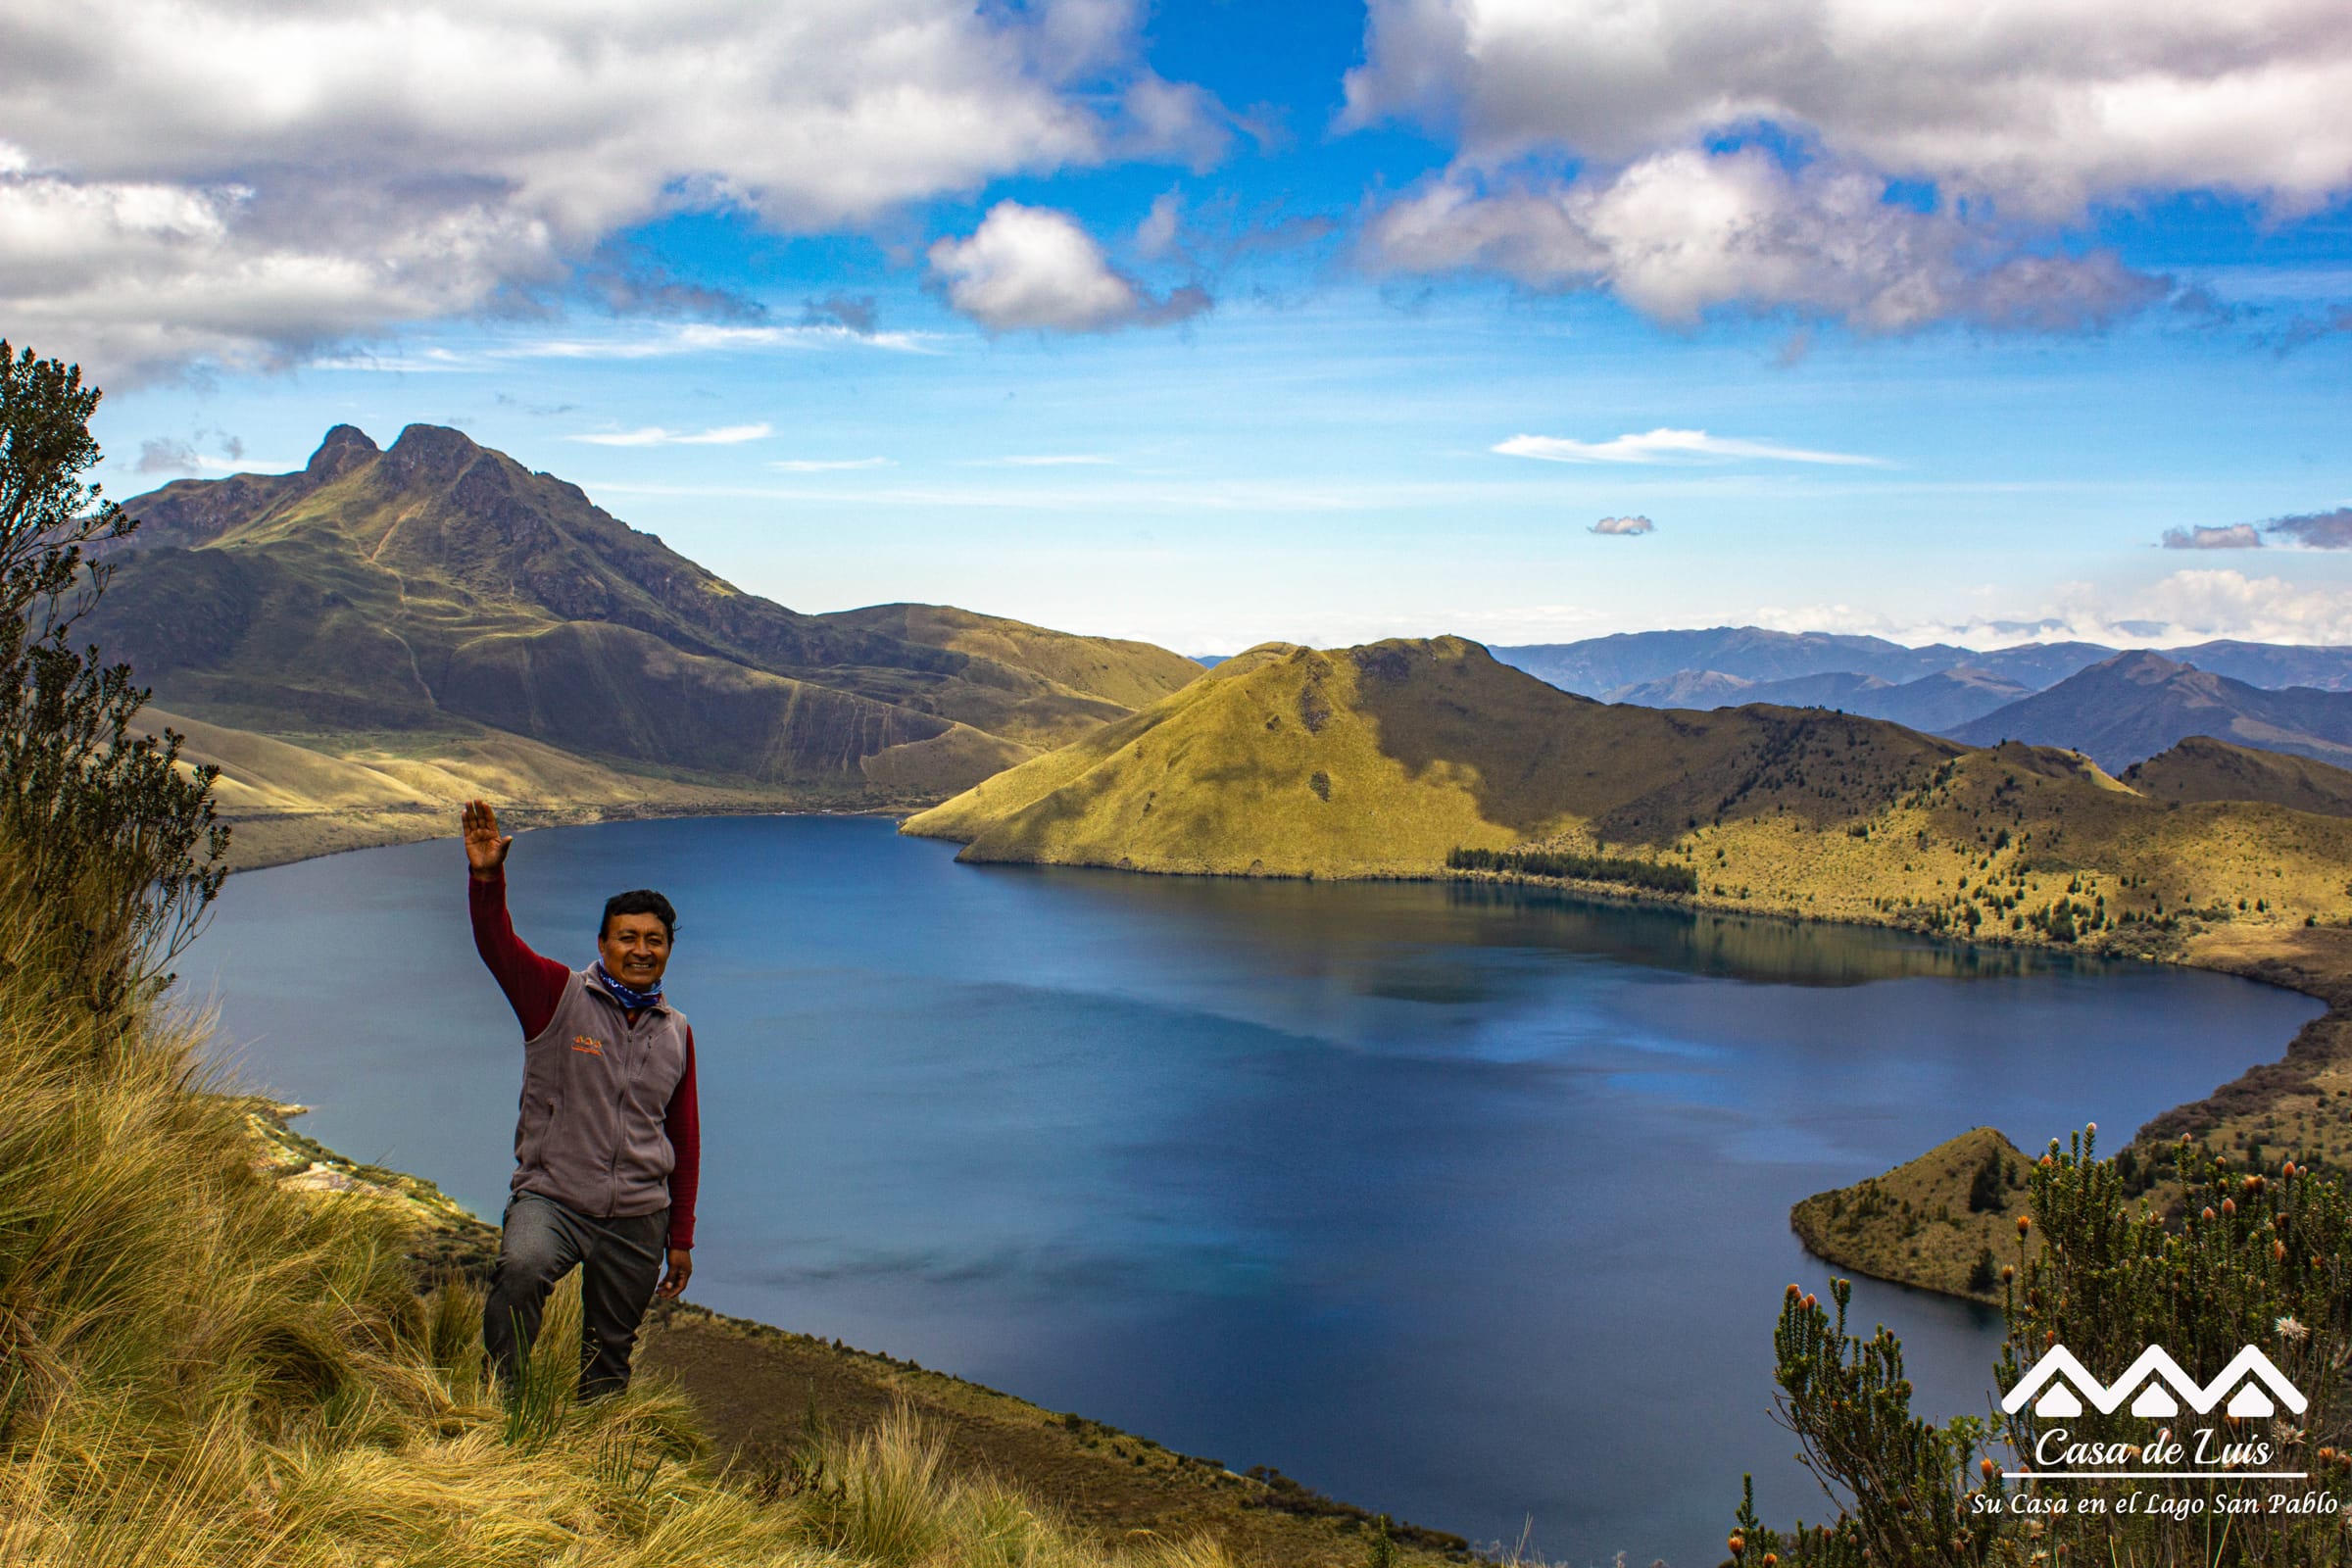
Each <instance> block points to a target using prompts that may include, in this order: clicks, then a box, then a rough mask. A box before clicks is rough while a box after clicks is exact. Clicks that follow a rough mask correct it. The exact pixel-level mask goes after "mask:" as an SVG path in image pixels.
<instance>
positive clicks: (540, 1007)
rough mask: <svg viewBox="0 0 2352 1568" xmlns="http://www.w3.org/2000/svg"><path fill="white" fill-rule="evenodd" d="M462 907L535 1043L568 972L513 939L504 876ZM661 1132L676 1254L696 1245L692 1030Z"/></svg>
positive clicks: (698, 1129) (698, 1114) (483, 882)
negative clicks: (668, 1159)
mask: <svg viewBox="0 0 2352 1568" xmlns="http://www.w3.org/2000/svg"><path fill="white" fill-rule="evenodd" d="M466 909H467V911H468V912H469V913H470V914H471V915H472V916H473V946H474V951H475V952H477V953H479V954H480V955H481V956H482V962H483V963H485V964H487V965H488V966H489V969H490V973H491V975H492V976H493V977H495V978H496V979H497V981H498V988H499V989H500V990H501V991H504V992H505V993H506V994H507V1003H508V1005H511V1006H512V1007H514V1009H515V1020H516V1021H517V1022H518V1023H520V1024H521V1025H522V1038H523V1039H525V1040H535V1039H537V1038H538V1037H539V1036H540V1035H541V1034H542V1033H544V1032H545V1031H546V1029H547V1026H548V1024H549V1022H550V1021H551V1020H552V1019H554V1017H555V1015H556V1004H557V1003H559V1002H561V1001H562V1000H563V999H564V983H565V982H566V981H568V980H569V979H570V978H571V971H570V970H569V969H567V968H565V967H564V965H563V964H561V963H558V962H557V961H556V960H555V959H553V958H546V957H542V956H539V955H538V954H536V953H533V952H532V951H531V950H530V949H529V948H528V947H527V946H525V945H524V943H523V940H522V938H520V937H518V936H516V935H515V922H514V920H513V918H512V917H510V916H509V915H508V913H507V874H506V872H505V871H503V870H502V871H500V872H499V873H498V874H497V875H495V876H492V877H489V878H486V879H485V878H482V877H477V876H473V875H471V874H470V873H469V874H468V875H467V877H466ZM662 1132H663V1133H665V1134H666V1135H667V1136H668V1138H669V1148H670V1152H671V1153H672V1154H673V1155H675V1156H676V1159H677V1163H676V1164H674V1165H672V1166H671V1167H670V1171H669V1245H670V1247H671V1248H673V1249H675V1250H679V1251H686V1250H691V1249H692V1248H693V1246H694V1198H695V1190H696V1188H697V1187H698V1186H699V1185H700V1184H701V1181H702V1172H703V1121H702V1111H701V1108H700V1106H699V1105H698V1104H697V1103H696V1101H695V1095H694V1027H693V1025H691V1024H689V1025H688V1026H687V1029H686V1071H685V1074H684V1075H683V1076H682V1077H680V1078H679V1079H678V1087H677V1088H675V1089H674V1090H672V1091H670V1096H669V1105H668V1108H667V1109H666V1110H665V1111H664V1112H663V1113H662Z"/></svg>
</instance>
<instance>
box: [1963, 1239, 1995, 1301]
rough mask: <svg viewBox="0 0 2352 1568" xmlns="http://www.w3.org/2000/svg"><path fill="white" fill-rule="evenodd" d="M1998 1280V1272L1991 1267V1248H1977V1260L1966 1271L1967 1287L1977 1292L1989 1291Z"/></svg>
mask: <svg viewBox="0 0 2352 1568" xmlns="http://www.w3.org/2000/svg"><path fill="white" fill-rule="evenodd" d="M2000 1282H2001V1276H2000V1272H1999V1271H1998V1270H1997V1269H1995V1268H1994V1267H1993V1262H1992V1249H1991V1248H1989V1247H1982V1248H1979V1249H1978V1250H1977V1261H1976V1263H1975V1265H1974V1266H1973V1267H1971V1268H1970V1269H1969V1271H1968V1288H1969V1289H1970V1290H1972V1291H1978V1292H1984V1291H1989V1290H1991V1289H1992V1288H1993V1287H1994V1286H1995V1285H1998V1284H1999V1283H2000Z"/></svg>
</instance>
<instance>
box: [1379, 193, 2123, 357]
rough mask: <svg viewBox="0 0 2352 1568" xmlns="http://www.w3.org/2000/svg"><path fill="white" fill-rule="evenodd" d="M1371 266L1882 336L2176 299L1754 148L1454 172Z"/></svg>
mask: <svg viewBox="0 0 2352 1568" xmlns="http://www.w3.org/2000/svg"><path fill="white" fill-rule="evenodd" d="M1363 257H1364V260H1365V261H1366V263H1367V264H1368V265H1369V266H1370V267H1371V268H1372V269H1373V270H1378V271H1392V272H1416V273H1431V272H1447V271H1456V270H1481V271H1490V272H1498V273H1501V274H1502V275H1504V276H1506V277H1510V278H1513V279H1515V280H1517V281H1518V282H1520V283H1523V284H1526V285H1527V286H1529V287H1531V288H1536V289H1544V290H1565V289H1584V288H1605V289H1608V290H1610V291H1612V292H1614V293H1615V294H1616V295H1617V296H1618V297H1619V298H1621V299H1623V300H1624V301H1625V302H1626V303H1627V304H1629V305H1631V306H1632V307H1633V308H1634V309H1636V310H1638V311H1641V312H1642V313H1643V314H1644V315H1647V316H1650V317H1652V318H1654V319H1658V320H1662V321H1665V322H1668V323H1670V324H1673V325H1677V326H1691V325H1695V324H1697V322H1698V321H1699V320H1700V319H1702V318H1703V317H1704V316H1705V314H1706V313H1707V312H1709V311H1711V310H1715V309H1718V308H1721V307H1733V308H1738V309H1744V310H1750V311H1761V312H1774V311H1792V312H1794V313H1796V314H1798V315H1801V316H1806V317H1812V318H1820V319H1836V320H1842V321H1844V322H1846V323H1847V324H1849V325H1851V326H1853V327H1855V328H1856V329H1858V330H1860V331H1864V332H1872V333H1893V332H1906V331H1914V330H1917V329H1920V328H1922V327H1926V326H1929V325H1933V324H1935V323H1937V322H1940V321H1946V320H1964V321H1971V322H1975V323H1978V324H1982V325H1987V326H1996V327H2032V328H2040V329H2063V328H2076V327H2083V326H2095V325H2099V324H2102V323H2104V322H2106V321H2109V320H2112V319H2116V318H2118V317H2121V316H2124V315H2127V314H2129V313H2131V312H2132V311H2134V310H2137V309H2139V308H2140V307H2142V306H2144V305H2146V304H2148V303H2150V302H2151V301H2153V300H2154V299H2156V298H2159V297H2161V296H2162V295H2163V294H2164V293H2165V291H2166V288H2167V285H2166V284H2165V283H2164V282H2162V281H2161V280H2159V279H2155V278H2152V277H2147V276H2144V275H2142V274H2139V273H2136V272H2133V271H2131V270H2129V269H2127V268H2125V267H2124V266H2123V265H2122V264H2121V263H2119V262H2118V261H2116V260H2115V259H2114V258H2113V257H2112V256H2110V255H2106V254H2104V253H2094V254H2090V255H2085V256H2076V255H2070V254H2067V253H2065V252H2064V251H2063V250H2060V249H2053V250H2050V251H2049V252H2048V253H2047V254H2032V253H2025V252H2021V251H2019V250H2017V249H2016V247H2015V241H2014V236H2013V235H2011V234H2010V233H2009V232H2008V231H2006V230H2001V229H1995V228H1992V227H1988V226H1985V225H1984V224H1978V223H1972V222H1971V221H1966V220H1964V219H1961V218H1958V217H1955V216H1953V215H1951V214H1950V213H1946V212H1921V211H1919V210H1917V209H1915V208H1913V207H1909V206H1905V205H1903V204H1901V203H1897V202H1891V201H1889V200H1887V182H1886V180H1885V179H1884V178H1881V177H1878V176H1875V175H1871V174H1867V173H1863V172H1857V171H1854V170H1850V169H1839V168H1838V167H1836V166H1832V165H1815V166H1812V167H1810V168H1807V169H1804V170H1801V171H1798V172H1789V170H1787V169H1785V168H1784V167H1782V165H1781V163H1780V162H1779V161H1778V160H1777V159H1775V158H1774V157H1772V156H1771V155H1770V154H1769V153H1766V152H1765V151H1763V150H1762V149H1761V148H1755V147H1748V148H1741V149H1739V150H1737V151H1733V152H1728V153H1716V154H1709V153H1702V152H1697V151H1693V150H1690V149H1680V150H1675V151H1669V152H1662V153H1658V154H1656V155H1654V156H1651V157H1648V158H1644V159H1642V161H1640V162H1639V163H1636V164H1634V165H1632V166H1631V167H1628V168H1626V169H1623V170H1620V171H1616V172H1596V173H1587V174H1585V175H1583V176H1580V177H1579V178H1576V179H1573V180H1569V181H1566V182H1562V183H1552V184H1541V183H1538V184H1527V183H1518V184H1512V183H1503V184H1499V185H1496V186H1495V187H1493V188H1489V187H1488V186H1487V185H1486V184H1485V183H1484V182H1482V181H1481V180H1479V179H1477V178H1476V177H1475V176H1473V175H1470V174H1468V173H1465V172H1458V171H1457V172H1450V173H1448V174H1446V175H1444V176H1442V177H1440V178H1438V179H1435V180H1433V181H1431V182H1429V183H1428V184H1426V185H1424V186H1423V187H1422V188H1421V189H1420V190H1418V191H1417V192H1415V193H1413V194H1411V195H1408V196H1406V197H1404V198H1402V199H1400V200H1398V201H1397V202H1395V203H1393V204H1392V205H1390V206H1389V207H1388V208H1386V209H1385V210H1383V211H1382V212H1381V213H1379V214H1378V215H1377V216H1376V217H1375V218H1374V219H1373V221H1371V223H1370V224H1369V225H1368V226H1367V228H1366V231H1365V235H1364V241H1363Z"/></svg>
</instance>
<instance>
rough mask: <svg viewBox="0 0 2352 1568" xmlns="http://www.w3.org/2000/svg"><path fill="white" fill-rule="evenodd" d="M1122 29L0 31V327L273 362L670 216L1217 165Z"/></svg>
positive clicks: (138, 350) (193, 24)
mask: <svg viewBox="0 0 2352 1568" xmlns="http://www.w3.org/2000/svg"><path fill="white" fill-rule="evenodd" d="M1139 26H1140V13H1139V11H1138V8H1137V6H1136V5H1135V4H1133V3H1131V0H1046V3H1043V4H1040V5H1036V6H1029V7H1020V8H1014V7H1002V8H1000V7H979V6H972V5H969V4H965V3H962V0H802V3H797V4H794V5H790V6H775V5H765V4H760V3H757V0H693V3H688V4H684V5H678V6H664V7H658V8H644V7H635V8H631V7H616V6H609V5H591V6H549V5H545V4H541V3H538V0H468V3H466V4H463V5H461V4H458V3H455V0H419V3H418V4H416V5H412V6H405V7H397V8H390V9H387V8H382V7H339V8H337V7H328V8H318V7H301V6H292V7H290V6H285V5H281V4H277V3H275V0H90V3H89V4H84V5H79V6H73V7H55V6H51V7H37V6H17V7H11V8H9V9H8V10H7V11H6V12H5V13H0V59H7V60H10V61H12V62H21V63H23V64H24V65H25V70H23V71H19V72H15V73H11V75H10V79H9V83H8V87H7V90H6V92H5V93H0V149H4V151H5V156H0V314H4V315H5V316H6V317H7V319H9V321H10V324H11V329H12V332H13V333H15V334H17V335H21V336H23V337H24V338H25V339H27V340H30V341H33V342H35V343H36V344H37V345H38V346H40V347H41V348H42V349H43V350H44V351H47V352H55V353H60V354H64V355H67V356H70V357H73V358H76V359H79V360H81V361H83V362H84V363H85V364H87V365H89V366H91V367H92V368H93V369H95V370H97V371H98V372H99V373H101V374H103V375H105V376H107V377H109V378H110V379H111V378H117V377H134V376H139V375H151V374H162V373H169V372H171V371H172V370H174V369H177V368H182V367H185V366H186V365H188V364H190V363H191V362H198V361H209V362H212V363H214V364H217V365H221V366H226V367H231V368H256V367H267V366H274V365H282V364H285V363H289V362H291V361H297V360H300V359H302V358H305V357H307V356H310V355H312V354H314V353H317V352H319V351H320V350H321V349H322V348H327V347H330V346H333V345H340V344H345V343H349V342H352V341H359V340H365V339H367V338H368V337H370V336H372V335H376V334H380V333H382V332H384V331H386V330H388V329H389V328H391V327H394V326H397V325H398V324H400V323H402V322H407V321H415V320H419V319H434V318H444V317H450V316H456V315H465V314H471V313H477V312H481V311H484V310H496V309H500V308H502V307H503V306H505V305H508V304H510V303H512V302H514V301H515V299H516V298H517V297H518V296H520V297H526V298H527V297H529V296H532V295H545V294H548V293H550V292H554V291H560V290H561V289H563V288H564V286H565V285H566V284H567V283H568V282H569V281H570V280H572V279H573V278H574V277H575V276H576V275H578V273H579V272H580V271H581V270H583V269H586V270H594V268H596V267H598V266H609V265H610V264H609V262H600V261H599V260H598V259H597V253H598V251H599V248H600V247H601V246H603V245H604V244H605V242H606V241H608V240H610V239H611V238H612V237H613V236H614V235H616V234H620V233H622V232H624V231H626V230H627V229H629V228H631V227H632V226H634V225H636V224H639V223H642V222H645V221H650V220H654V219H658V218H660V217H662V216H664V215H666V214H669V213H673V212H678V211H682V210H728V211H736V212H742V213H746V214H749V215H751V216H752V217H753V218H755V219H756V220H757V221H760V222H761V223H763V224H765V225H767V226H769V227H772V228H775V229H779V230H784V231H790V232H809V231H821V230H828V229H838V228H842V227H845V226H846V227H856V226H859V225H864V224H869V223H871V222H873V221H877V220H878V219H879V218H881V217H882V216H883V215H886V214H888V213H891V212H893V211H896V210H899V209H902V208H904V207H905V206H906V205H907V204H908V203H912V202H916V201H920V200H922V199H925V198H928V197H932V196H935V195H939V194H942V193H951V192H957V191H969V190H974V189H977V188H979V187H980V186H982V185H983V184H984V183H985V182H987V181H988V180H990V179H992V178H995V177H998V176H1001V175H1005V174H1010V173H1039V174H1042V173H1048V172H1054V171H1055V170H1059V169H1065V168H1072V167H1085V166H1093V165H1099V164H1102V163H1104V162H1106V161H1109V160H1113V159H1119V158H1155V159H1173V160H1176V161H1180V162H1185V163H1189V164H1193V165H1196V166H1198V165H1200V164H1201V163H1202V162H1204V161H1206V160H1209V159H1213V158H1214V157H1216V156H1219V155H1220V153H1221V150H1222V148H1223V146H1224V142H1225V140H1226V139H1227V138H1228V136H1229V132H1228V130H1227V129H1226V127H1225V124H1224V118H1225V117H1224V116H1223V112H1222V110H1221V109H1220V108H1219V107H1218V106H1217V105H1216V104H1215V102H1214V100H1213V99H1211V98H1209V97H1208V95H1206V94H1205V93H1202V92H1201V91H1200V90H1199V89H1198V88H1194V87H1190V86H1187V85H1185V84H1182V83H1171V82H1166V81H1163V80H1161V79H1160V78H1158V77H1157V76H1154V75H1153V74H1152V73H1151V72H1150V71H1149V70H1148V68H1145V67H1144V66H1142V65H1141V63H1140V51H1141V45H1140V42H1139V38H1140V31H1139ZM96 104H103V105H105V106H106V110H105V112H104V113H102V114H101V113H93V112H92V108H91V106H92V105H96ZM687 292H691V291H687ZM620 293H621V294H623V295H625V296H627V297H628V298H630V299H632V300H635V301H639V302H643V301H647V300H661V299H664V298H666V299H668V300H670V301H671V302H672V303H673V304H674V302H675V300H676V299H677V298H678V297H679V292H678V291H674V290H672V291H664V290H663V289H662V287H660V286H658V285H657V286H653V287H650V288H645V289H639V288H637V287H635V286H634V285H633V284H632V285H630V286H628V287H624V288H622V289H621V290H620Z"/></svg>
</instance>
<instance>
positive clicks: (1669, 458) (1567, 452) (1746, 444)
mask: <svg viewBox="0 0 2352 1568" xmlns="http://www.w3.org/2000/svg"><path fill="white" fill-rule="evenodd" d="M1494 450H1495V451H1496V452H1499V453H1501V454H1502V455H1503V456H1504V457H1506V458H1540V459H1542V460H1543V461H1544V462H1546V463H1642V464H1650V463H1678V462H1687V461H1690V460H1692V459H1707V458H1723V459H1732V458H1760V459H1766V460H1769V461H1771V462H1774V463H1815V464H1827V465H1831V466H1837V467H1868V468H1883V467H1887V466H1888V465H1887V462H1886V461H1885V460H1884V459H1881V458H1866V457H1859V456H1857V455H1855V454H1853V453H1850V452H1815V451H1812V450H1809V449H1808V448H1805V447H1789V446H1783V445H1781V444H1780V443H1779V442H1777V441H1746V440H1741V439H1740V438H1738V437H1736V436H1720V435H1709V434H1707V432H1706V431H1704V430H1670V429H1665V428H1662V427H1661V428H1659V429H1656V430H1644V431H1642V433H1640V434H1638V435H1621V436H1615V437H1612V438H1611V439H1609V440H1607V441H1573V440H1570V439H1569V438H1567V437H1566V436H1556V435H1515V436H1513V437H1511V438H1510V439H1509V440H1508V441H1498V442H1496V443H1495V447H1494Z"/></svg>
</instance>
